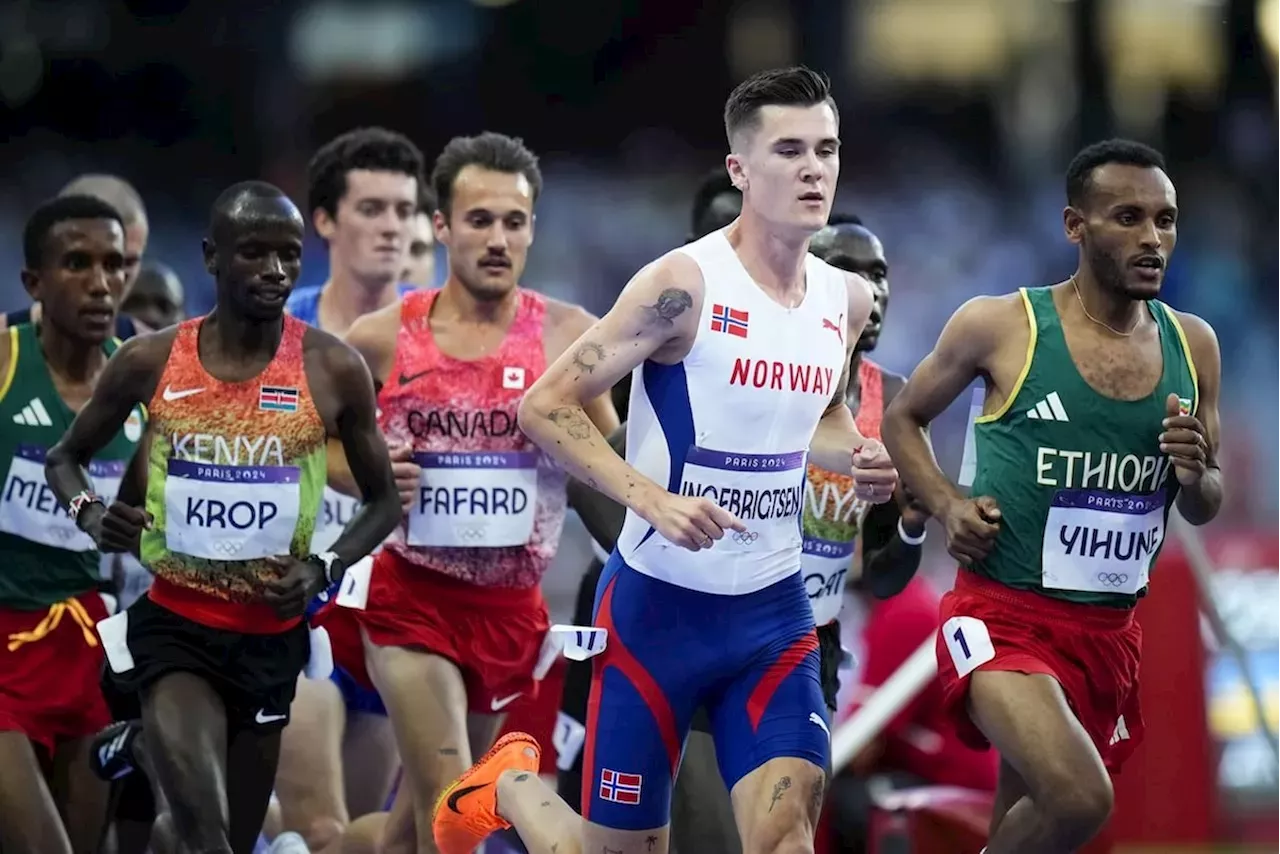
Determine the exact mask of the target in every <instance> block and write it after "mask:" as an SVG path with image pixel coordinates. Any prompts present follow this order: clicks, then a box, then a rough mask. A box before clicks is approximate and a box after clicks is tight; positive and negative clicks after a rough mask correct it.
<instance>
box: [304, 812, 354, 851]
mask: <svg viewBox="0 0 1280 854" xmlns="http://www.w3.org/2000/svg"><path fill="white" fill-rule="evenodd" d="M346 832H347V826H346V825H345V824H344V823H343V822H341V821H339V820H338V819H336V818H333V817H332V816H325V817H323V818H316V819H312V820H311V823H310V824H308V825H307V829H306V830H305V831H304V832H303V834H302V838H303V839H305V840H306V841H307V847H308V848H310V849H311V850H312V851H323V850H324V849H325V848H327V847H328V846H330V845H332V844H333V843H335V842H337V841H338V840H339V839H341V838H342V835H343V834H344V833H346Z"/></svg>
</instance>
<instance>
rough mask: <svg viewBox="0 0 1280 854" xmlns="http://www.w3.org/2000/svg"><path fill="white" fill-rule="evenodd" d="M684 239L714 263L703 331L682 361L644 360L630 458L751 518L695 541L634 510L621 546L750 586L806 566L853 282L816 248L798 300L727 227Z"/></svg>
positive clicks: (695, 573)
mask: <svg viewBox="0 0 1280 854" xmlns="http://www.w3.org/2000/svg"><path fill="white" fill-rule="evenodd" d="M678 251H680V252H684V253H685V254H686V255H688V256H689V257H690V258H692V259H693V260H694V261H696V262H697V264H698V267H699V268H701V270H702V278H703V282H704V291H705V297H704V299H703V304H702V315H701V317H700V318H699V319H698V333H697V337H696V338H695V339H694V343H693V347H692V348H691V349H690V351H689V354H688V355H687V356H685V357H684V359H683V360H682V361H680V362H678V363H676V364H674V365H660V364H658V363H656V362H651V361H650V362H645V363H644V364H642V365H641V366H640V367H638V368H636V370H635V374H634V376H633V378H632V386H631V408H630V414H629V416H628V421H627V462H629V463H630V464H631V465H632V466H634V467H635V468H636V469H637V470H638V471H640V472H641V473H642V474H644V475H646V476H648V477H650V478H652V479H653V480H655V481H657V482H658V483H660V484H665V485H666V486H667V488H668V489H669V490H670V491H672V492H676V493H680V494H682V495H695V496H702V497H705V498H709V499H710V500H712V501H714V502H716V503H717V504H719V505H720V506H722V507H724V508H726V509H727V510H729V511H730V512H732V513H733V514H734V515H736V516H737V517H738V518H739V519H741V520H742V522H743V523H744V524H745V525H746V526H747V531H746V532H745V533H739V532H735V531H728V532H726V533H725V536H724V538H723V539H721V540H720V541H719V542H717V543H716V544H715V545H714V546H713V547H712V548H710V549H706V550H703V551H698V552H691V551H689V550H687V549H684V548H682V547H680V546H677V545H674V544H673V543H671V542H669V541H668V540H667V539H665V538H664V537H663V536H662V535H661V534H659V533H658V532H657V531H656V530H654V529H653V528H652V527H651V526H650V525H649V523H648V522H646V521H644V520H643V519H642V518H640V517H639V516H638V515H636V514H635V513H634V512H633V511H630V510H628V511H627V517H626V522H625V523H624V525H623V528H622V535H621V537H620V538H619V540H618V550H619V553H620V554H621V556H622V558H623V559H624V560H625V561H626V562H627V564H628V565H629V566H631V567H632V568H634V569H636V570H637V571H639V572H642V573H644V574H646V575H649V576H652V577H654V578H658V579H660V580H663V581H667V582H670V583H672V584H678V585H680V586H681V587H687V588H690V589H693V590H702V591H706V592H708V593H721V594H731V595H743V594H747V593H752V592H754V591H756V590H760V589H762V588H764V587H767V586H768V585H770V584H773V583H774V582H776V581H778V580H780V579H782V578H785V577H786V576H788V575H790V574H792V573H794V572H798V571H799V569H800V545H801V535H800V510H801V507H802V506H803V502H804V482H805V459H806V455H807V453H808V448H809V442H810V441H811V440H812V439H813V432H814V429H815V428H816V427H817V425H818V421H819V419H820V418H821V417H822V414H823V412H824V411H825V410H826V408H827V405H828V404H829V403H830V401H831V398H832V395H834V394H835V391H836V386H837V385H838V383H839V381H840V373H841V371H842V369H843V368H844V364H845V358H846V357H845V335H846V329H845V326H846V322H847V317H846V315H847V313H848V305H849V297H848V285H847V284H846V280H845V274H844V273H843V272H842V271H840V270H838V269H836V268H835V267H832V266H830V265H829V264H826V263H825V262H823V261H821V260H819V259H818V258H816V257H814V256H812V255H807V256H806V257H805V286H806V287H805V296H804V299H803V300H802V302H801V303H800V305H798V306H796V307H795V308H791V309H788V308H784V307H782V306H781V305H779V304H778V303H776V302H775V301H774V300H772V299H771V298H770V297H769V296H768V295H767V294H766V293H765V292H764V291H763V290H761V289H760V287H759V285H757V284H756V283H755V282H754V281H752V279H751V277H750V276H749V275H748V274H747V271H746V269H745V268H744V267H743V266H742V262H741V261H740V260H739V259H738V255H737V253H736V252H735V251H734V249H733V247H732V246H731V245H730V244H729V241H728V239H727V238H726V236H725V233H724V231H723V230H721V231H716V232H712V233H711V234H709V235H707V236H706V237H704V238H702V239H701V240H698V241H696V242H694V243H691V244H689V245H688V246H685V247H682V248H681V249H680V250H678Z"/></svg>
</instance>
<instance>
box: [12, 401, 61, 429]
mask: <svg viewBox="0 0 1280 854" xmlns="http://www.w3.org/2000/svg"><path fill="white" fill-rule="evenodd" d="M13 423H14V424H22V425H24V426H26V427H52V426H53V419H52V418H50V417H49V410H47V409H45V408H44V404H43V403H41V402H40V398H38V397H33V398H31V402H30V403H28V404H27V405H26V406H24V407H22V411H21V412H19V413H18V414H17V415H15V416H13Z"/></svg>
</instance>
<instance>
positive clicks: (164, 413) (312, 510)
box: [141, 316, 327, 632]
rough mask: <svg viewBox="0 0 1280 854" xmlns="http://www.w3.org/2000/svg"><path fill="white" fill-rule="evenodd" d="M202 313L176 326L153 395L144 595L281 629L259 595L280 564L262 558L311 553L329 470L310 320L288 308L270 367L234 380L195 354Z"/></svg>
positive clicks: (197, 614) (254, 626) (233, 623)
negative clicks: (309, 368) (314, 391)
mask: <svg viewBox="0 0 1280 854" xmlns="http://www.w3.org/2000/svg"><path fill="white" fill-rule="evenodd" d="M203 323H204V318H203V317H200V318H195V319H193V320H188V321H186V322H184V323H182V324H180V325H179V326H178V330H177V333H176V335H175V337H174V341H173V346H172V349H171V350H170V353H169V361H168V363H167V364H166V365H165V368H164V371H163V373H162V374H161V377H160V382H159V383H158V384H157V385H156V391H155V395H154V397H153V398H152V399H151V407H150V409H151V418H152V430H153V433H154V438H153V439H152V442H151V455H150V457H149V459H148V462H149V469H148V471H149V474H148V477H147V510H148V511H149V512H150V513H151V515H152V517H153V518H154V522H153V524H152V527H151V528H150V529H148V530H146V531H144V532H143V534H142V550H141V554H142V562H143V564H144V565H145V566H146V567H147V568H148V569H150V570H151V571H152V573H153V574H154V575H155V577H156V580H155V583H154V584H153V585H152V587H151V590H150V593H149V595H150V596H151V598H152V599H154V600H155V601H156V602H158V603H159V604H161V605H163V606H164V607H166V608H169V609H170V610H172V611H175V612H176V613H179V614H181V615H183V616H186V617H188V618H190V619H193V620H196V621H198V622H202V623H203V624H205V625H211V626H214V627H217V628H226V629H233V630H236V631H245V632H260V631H262V632H266V631H278V630H281V628H282V627H283V624H282V623H281V621H279V620H278V619H276V618H275V616H274V613H273V612H272V611H271V609H270V608H268V607H267V606H266V604H265V603H264V602H263V601H262V597H263V594H264V592H265V586H266V584H267V583H268V582H271V581H274V580H276V579H277V578H279V576H280V571H279V570H278V569H277V568H276V567H275V566H273V565H272V564H271V563H270V562H268V561H267V560H266V559H267V558H269V557H278V556H284V555H293V556H294V557H296V558H305V557H306V556H307V555H308V554H310V548H311V535H312V533H313V531H314V530H315V524H316V515H317V513H318V512H319V510H320V504H321V498H322V495H323V491H324V485H325V479H326V477H327V470H326V469H327V464H326V432H325V425H324V422H323V421H322V420H321V418H320V414H319V413H318V412H317V411H316V408H315V404H314V403H313V402H312V399H311V393H310V389H309V388H308V386H307V377H306V370H305V367H304V364H303V349H302V341H303V337H304V335H305V334H306V329H307V325H306V324H305V323H303V322H302V321H299V320H295V319H293V318H292V317H288V316H286V317H285V319H284V331H283V335H282V336H281V339H280V344H279V346H278V347H277V349H276V353H275V357H274V358H273V359H272V360H271V362H270V363H269V364H268V365H267V367H266V369H265V370H263V372H262V373H261V374H259V375H258V376H257V377H254V378H253V379H251V380H246V381H244V382H236V383H232V382H223V381H221V380H219V379H217V378H216V377H214V376H212V375H211V374H209V373H208V372H207V371H206V370H205V369H204V366H203V365H202V364H201V362H200V354H199V337H200V327H201V325H202V324H203Z"/></svg>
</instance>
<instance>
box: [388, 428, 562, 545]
mask: <svg viewBox="0 0 1280 854" xmlns="http://www.w3.org/2000/svg"><path fill="white" fill-rule="evenodd" d="M413 458H414V461H415V462H417V464H418V465H420V466H422V483H421V485H420V486H419V488H418V502H417V504H416V505H415V506H414V507H413V509H412V511H411V512H410V513H409V531H408V537H407V542H408V544H409V545H411V546H444V547H454V548H456V547H462V548H503V547H506V546H523V545H524V544H525V543H527V542H529V538H530V536H532V534H533V518H534V509H535V508H536V506H537V501H538V452H537V451H489V452H458V453H451V454H439V453H422V454H414V457H413Z"/></svg>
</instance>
